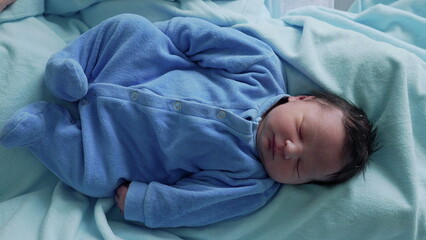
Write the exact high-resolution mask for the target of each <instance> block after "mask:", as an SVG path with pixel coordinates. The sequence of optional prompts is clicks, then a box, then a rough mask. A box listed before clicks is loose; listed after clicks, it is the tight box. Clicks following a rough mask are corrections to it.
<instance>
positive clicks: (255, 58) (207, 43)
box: [155, 17, 285, 88]
mask: <svg viewBox="0 0 426 240" xmlns="http://www.w3.org/2000/svg"><path fill="white" fill-rule="evenodd" d="M155 25H156V26H157V27H158V28H159V29H160V30H161V31H162V32H163V33H164V34H166V35H167V36H168V37H169V38H170V40H171V41H172V43H173V44H174V45H175V46H176V48H178V49H179V50H180V51H181V52H182V53H184V54H185V55H186V56H187V57H188V58H189V59H190V60H191V61H193V62H196V63H197V64H198V65H200V66H201V67H203V68H212V69H220V70H225V72H223V74H224V76H225V77H227V76H229V78H230V79H236V78H238V77H236V76H235V74H247V75H248V74H250V77H247V76H246V77H244V79H242V80H244V81H252V82H249V84H251V85H255V84H256V82H262V83H268V84H280V87H281V88H285V86H284V84H283V82H284V80H283V77H282V71H281V64H280V60H279V58H278V57H277V56H276V54H275V53H274V51H273V50H272V49H271V48H270V47H269V46H268V45H267V44H266V43H264V42H262V41H260V40H258V39H256V38H254V37H251V36H248V35H246V34H244V33H242V32H240V31H238V30H236V29H233V28H229V27H219V26H217V25H214V24H212V23H209V22H207V21H204V20H201V19H196V18H181V17H177V18H173V19H171V20H169V21H165V22H159V23H155Z"/></svg>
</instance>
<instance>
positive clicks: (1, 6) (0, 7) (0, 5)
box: [0, 0, 16, 12]
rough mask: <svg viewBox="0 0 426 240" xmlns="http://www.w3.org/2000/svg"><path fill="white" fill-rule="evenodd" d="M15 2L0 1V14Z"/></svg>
mask: <svg viewBox="0 0 426 240" xmlns="http://www.w3.org/2000/svg"><path fill="white" fill-rule="evenodd" d="M14 1H16V0H0V12H1V11H3V9H4V8H6V7H7V6H8V5H10V4H12V3H13V2H14Z"/></svg>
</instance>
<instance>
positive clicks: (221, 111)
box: [216, 110, 226, 119]
mask: <svg viewBox="0 0 426 240" xmlns="http://www.w3.org/2000/svg"><path fill="white" fill-rule="evenodd" d="M216 116H217V117H218V118H219V119H224V118H226V112H225V111H223V110H219V111H218V112H217V115H216Z"/></svg>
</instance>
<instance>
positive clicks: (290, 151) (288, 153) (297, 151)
mask: <svg viewBox="0 0 426 240" xmlns="http://www.w3.org/2000/svg"><path fill="white" fill-rule="evenodd" d="M301 153H302V151H301V147H300V146H298V145H297V144H295V143H294V142H292V141H290V140H286V141H285V143H284V158H285V159H286V160H297V159H299V158H300V155H301Z"/></svg>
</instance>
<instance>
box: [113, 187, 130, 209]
mask: <svg viewBox="0 0 426 240" xmlns="http://www.w3.org/2000/svg"><path fill="white" fill-rule="evenodd" d="M129 185H130V183H129V182H126V183H123V184H121V185H120V186H119V187H118V188H117V190H116V194H115V201H116V202H117V206H118V208H120V210H121V212H122V213H123V212H124V203H125V201H126V194H127V190H129Z"/></svg>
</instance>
